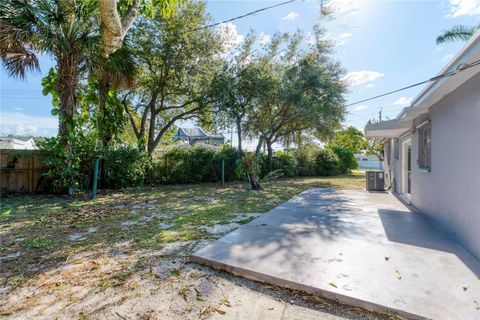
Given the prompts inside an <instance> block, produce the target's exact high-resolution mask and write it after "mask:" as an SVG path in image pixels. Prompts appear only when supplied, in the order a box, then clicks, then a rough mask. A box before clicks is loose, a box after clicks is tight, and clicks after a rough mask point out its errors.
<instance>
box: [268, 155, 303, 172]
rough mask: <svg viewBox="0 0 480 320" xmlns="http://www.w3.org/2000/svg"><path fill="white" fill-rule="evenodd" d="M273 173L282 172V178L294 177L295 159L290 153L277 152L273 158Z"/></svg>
mask: <svg viewBox="0 0 480 320" xmlns="http://www.w3.org/2000/svg"><path fill="white" fill-rule="evenodd" d="M273 160H274V161H273V171H277V170H282V172H283V174H284V176H286V177H293V176H294V175H295V168H296V166H297V165H296V163H295V158H294V156H293V154H292V153H291V152H286V151H277V152H275V154H274V158H273Z"/></svg>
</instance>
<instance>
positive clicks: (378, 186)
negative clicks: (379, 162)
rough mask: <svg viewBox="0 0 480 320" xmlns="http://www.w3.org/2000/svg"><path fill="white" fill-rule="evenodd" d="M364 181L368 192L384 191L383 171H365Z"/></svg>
mask: <svg viewBox="0 0 480 320" xmlns="http://www.w3.org/2000/svg"><path fill="white" fill-rule="evenodd" d="M365 179H366V180H367V190H368V191H383V190H385V173H384V172H383V171H366V172H365Z"/></svg>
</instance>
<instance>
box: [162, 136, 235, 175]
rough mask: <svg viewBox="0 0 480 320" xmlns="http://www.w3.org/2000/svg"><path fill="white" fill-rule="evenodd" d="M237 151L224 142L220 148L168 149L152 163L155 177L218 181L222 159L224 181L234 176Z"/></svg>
mask: <svg viewBox="0 0 480 320" xmlns="http://www.w3.org/2000/svg"><path fill="white" fill-rule="evenodd" d="M239 158H240V154H239V152H238V151H237V150H235V149H234V148H232V147H230V146H228V145H224V146H222V147H221V148H220V149H217V148H214V147H211V146H204V145H196V146H181V147H179V146H176V147H171V148H169V149H167V151H166V152H165V153H164V154H162V155H161V156H160V157H159V158H158V159H157V161H156V162H155V164H154V181H155V182H158V183H199V182H217V181H220V179H221V174H222V159H223V160H224V161H225V181H232V180H234V179H235V178H236V175H235V164H236V162H237V160H238V159H239Z"/></svg>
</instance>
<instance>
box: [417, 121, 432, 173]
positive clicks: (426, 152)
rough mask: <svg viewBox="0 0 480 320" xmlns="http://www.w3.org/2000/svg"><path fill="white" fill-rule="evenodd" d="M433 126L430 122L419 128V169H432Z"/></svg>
mask: <svg viewBox="0 0 480 320" xmlns="http://www.w3.org/2000/svg"><path fill="white" fill-rule="evenodd" d="M431 149H432V126H431V123H430V121H429V122H428V123H427V124H425V125H423V126H421V127H420V128H418V167H419V168H420V169H424V170H429V171H430V169H431V153H432V151H431Z"/></svg>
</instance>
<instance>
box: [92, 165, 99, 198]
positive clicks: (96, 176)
mask: <svg viewBox="0 0 480 320" xmlns="http://www.w3.org/2000/svg"><path fill="white" fill-rule="evenodd" d="M99 161H100V158H98V157H97V158H96V159H95V169H94V170H93V191H92V199H93V200H97V182H98V181H97V180H98V163H99Z"/></svg>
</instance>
